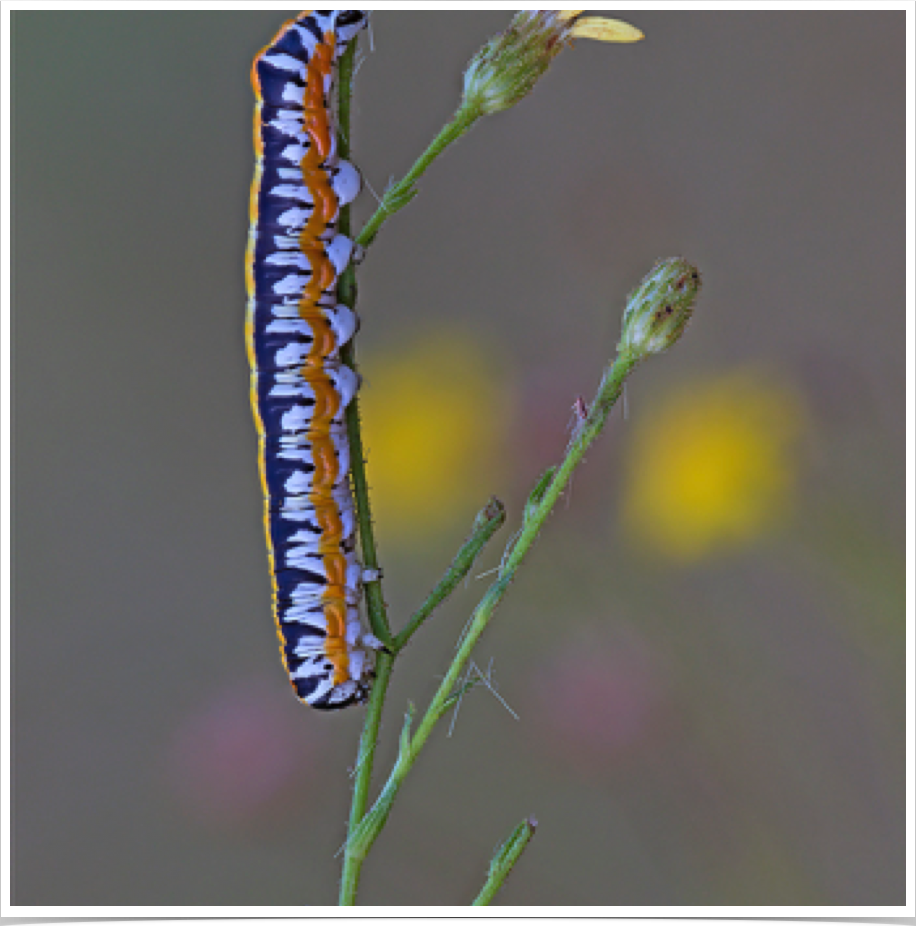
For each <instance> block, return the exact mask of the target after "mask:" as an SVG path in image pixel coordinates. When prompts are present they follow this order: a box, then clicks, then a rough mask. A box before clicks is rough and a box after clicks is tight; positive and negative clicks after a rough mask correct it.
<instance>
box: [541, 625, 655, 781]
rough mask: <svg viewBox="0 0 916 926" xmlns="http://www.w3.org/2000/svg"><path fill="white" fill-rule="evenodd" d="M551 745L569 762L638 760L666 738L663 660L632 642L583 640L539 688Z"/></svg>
mask: <svg viewBox="0 0 916 926" xmlns="http://www.w3.org/2000/svg"><path fill="white" fill-rule="evenodd" d="M537 685H538V691H539V695H540V700H541V702H542V707H541V712H540V716H541V718H542V719H543V722H544V724H545V725H546V728H547V730H546V733H547V735H546V737H545V738H544V742H545V744H546V746H547V748H548V750H549V751H550V752H551V753H554V754H556V750H557V747H559V748H560V750H562V756H563V760H564V762H565V761H567V760H573V761H577V762H579V763H582V764H583V765H591V764H593V763H595V762H601V763H607V762H608V761H617V760H623V759H628V758H630V757H633V756H635V755H638V754H640V753H641V752H642V750H643V749H644V748H645V747H646V746H647V745H649V744H650V743H651V742H653V741H654V740H655V739H656V738H657V737H658V736H659V735H660V734H661V733H662V727H663V721H664V719H665V717H666V714H667V710H666V708H667V703H668V682H667V678H666V675H665V672H664V667H663V665H662V664H661V660H660V659H659V658H658V656H657V655H656V654H654V653H653V652H652V651H651V650H650V648H649V646H648V644H647V643H646V642H645V641H644V640H641V639H639V638H638V637H635V636H632V635H623V634H621V635H619V636H610V637H607V638H604V639H601V638H598V639H580V640H578V641H574V642H571V643H570V644H568V645H567V646H566V647H564V648H563V649H561V650H560V651H559V652H558V653H557V654H556V657H555V658H554V660H553V661H552V662H551V664H550V666H549V667H547V668H545V669H544V670H543V672H542V673H541V676H540V678H539V679H538V682H537Z"/></svg>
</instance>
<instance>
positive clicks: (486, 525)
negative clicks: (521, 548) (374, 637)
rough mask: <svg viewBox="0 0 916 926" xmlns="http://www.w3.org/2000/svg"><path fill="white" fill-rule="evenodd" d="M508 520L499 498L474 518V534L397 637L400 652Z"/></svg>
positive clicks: (396, 647) (461, 579) (396, 643)
mask: <svg viewBox="0 0 916 926" xmlns="http://www.w3.org/2000/svg"><path fill="white" fill-rule="evenodd" d="M505 523H506V509H505V507H503V504H502V502H500V501H499V500H498V499H495V498H494V499H492V500H491V501H490V504H489V505H487V507H486V508H484V509H483V510H482V511H481V512H480V513H479V514H478V515H477V519H476V520H475V522H474V529H473V531H472V532H471V536H470V537H468V539H467V540H466V541H465V544H464V546H463V547H462V548H461V549H460V550H459V551H458V554H457V556H456V557H455V559H454V560H453V561H452V565H451V567H450V568H449V570H448V572H447V573H446V574H445V575H444V576H443V577H442V579H441V580H440V582H439V584H438V585H437V586H436V587H435V588H434V589H433V591H432V592H431V593H430V595H429V597H428V598H427V599H426V601H424V602H423V604H422V605H421V606H420V608H419V609H418V610H417V612H416V613H415V614H414V615H413V617H412V618H411V619H410V621H409V623H408V624H407V626H406V627H405V628H404V629H403V630H402V631H401V632H400V633H399V634H398V635H397V636H396V637H395V638H394V645H395V650H396V652H400V651H401V650H402V649H403V648H404V647H405V646H406V645H407V643H408V642H409V640H410V638H411V637H412V636H413V635H414V634H415V633H416V632H417V630H419V629H420V627H422V626H423V624H424V622H425V621H426V620H427V619H428V618H429V617H430V615H431V614H433V612H434V611H435V610H436V609H437V608H438V607H439V606H440V605H441V604H442V603H443V602H444V601H445V600H446V599H447V598H448V597H449V596H450V595H451V594H452V592H454V591H455V589H456V588H457V587H458V586H459V585H460V584H461V582H462V581H463V580H464V579H465V577H466V576H467V574H468V573H469V572H470V571H471V569H472V568H473V566H474V563H475V562H477V558H478V557H479V556H480V554H481V553H482V552H483V549H484V547H485V546H486V545H487V543H489V541H490V540H491V538H492V537H493V535H494V534H495V533H496V531H498V530H499V528H500V527H502V526H503V524H505Z"/></svg>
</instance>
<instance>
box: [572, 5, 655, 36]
mask: <svg viewBox="0 0 916 926" xmlns="http://www.w3.org/2000/svg"><path fill="white" fill-rule="evenodd" d="M569 12H570V13H581V12H582V10H570V11H569ZM572 34H573V38H577V39H595V40H596V41H598V42H639V41H642V39H644V38H645V36H644V35H643V34H642V32H640V31H639V29H637V28H636V27H635V26H631V25H629V24H628V23H625V22H621V21H620V20H619V19H598V18H597V17H594V16H590V17H588V18H586V19H580V20H579V22H577V23H576V24H575V26H573V30H572Z"/></svg>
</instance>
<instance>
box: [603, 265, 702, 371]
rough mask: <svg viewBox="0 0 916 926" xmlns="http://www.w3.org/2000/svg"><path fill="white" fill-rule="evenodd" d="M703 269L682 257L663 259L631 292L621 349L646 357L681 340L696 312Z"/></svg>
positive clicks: (639, 357) (638, 356) (637, 356)
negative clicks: (694, 309)
mask: <svg viewBox="0 0 916 926" xmlns="http://www.w3.org/2000/svg"><path fill="white" fill-rule="evenodd" d="M701 283H702V281H701V279H700V273H699V271H698V270H697V269H696V267H694V266H693V265H692V264H688V263H687V261H686V260H683V259H681V258H671V259H669V260H662V261H659V262H658V263H657V264H656V265H655V267H654V269H653V270H652V272H651V273H650V274H649V275H648V276H647V277H646V278H645V279H644V280H643V281H642V283H640V284H639V286H638V287H637V288H636V290H635V291H634V292H633V293H631V294H630V298H629V299H628V300H627V308H626V311H625V312H624V314H623V336H622V337H621V339H620V344H619V345H618V350H620V351H621V352H626V353H629V354H631V355H633V356H634V357H635V358H636V359H640V360H641V359H642V358H643V357H647V356H649V355H650V354H660V353H661V352H662V351H664V350H667V349H668V348H669V347H671V345H672V344H675V343H677V341H679V340H680V337H681V335H682V334H683V333H684V329H685V328H686V327H687V325H688V323H689V322H690V319H691V316H692V315H693V307H694V305H695V304H696V300H697V296H698V294H699V292H700V286H701Z"/></svg>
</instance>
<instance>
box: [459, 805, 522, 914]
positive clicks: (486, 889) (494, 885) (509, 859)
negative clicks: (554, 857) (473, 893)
mask: <svg viewBox="0 0 916 926" xmlns="http://www.w3.org/2000/svg"><path fill="white" fill-rule="evenodd" d="M537 826H538V825H537V820H526V821H525V822H524V823H522V824H521V825H520V826H519V827H518V828H517V829H516V830H515V832H514V833H513V834H512V835H511V836H510V837H509V838H508V839H507V840H506V842H505V843H503V845H502V846H500V848H499V849H498V850H497V852H496V855H495V856H494V857H493V861H492V862H490V873H489V876H488V877H487V883H486V884H485V885H484V886H483V890H482V891H481V892H480V893H479V894H478V895H477V899H476V900H475V901H474V903H473V904H472V905H471V906H474V907H486V906H489V905H490V903H491V902H492V901H493V898H494V897H495V896H496V895H497V894H498V893H499V891H500V890H501V888H502V886H503V885H504V884H505V883H506V879H507V878H508V877H509V875H510V874H512V869H513V868H515V864H516V862H518V860H519V859H520V858H521V857H522V854H523V853H524V851H525V849H527V848H528V844H529V843H530V842H531V840H532V839H534V834H535V833H536V832H537Z"/></svg>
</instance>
